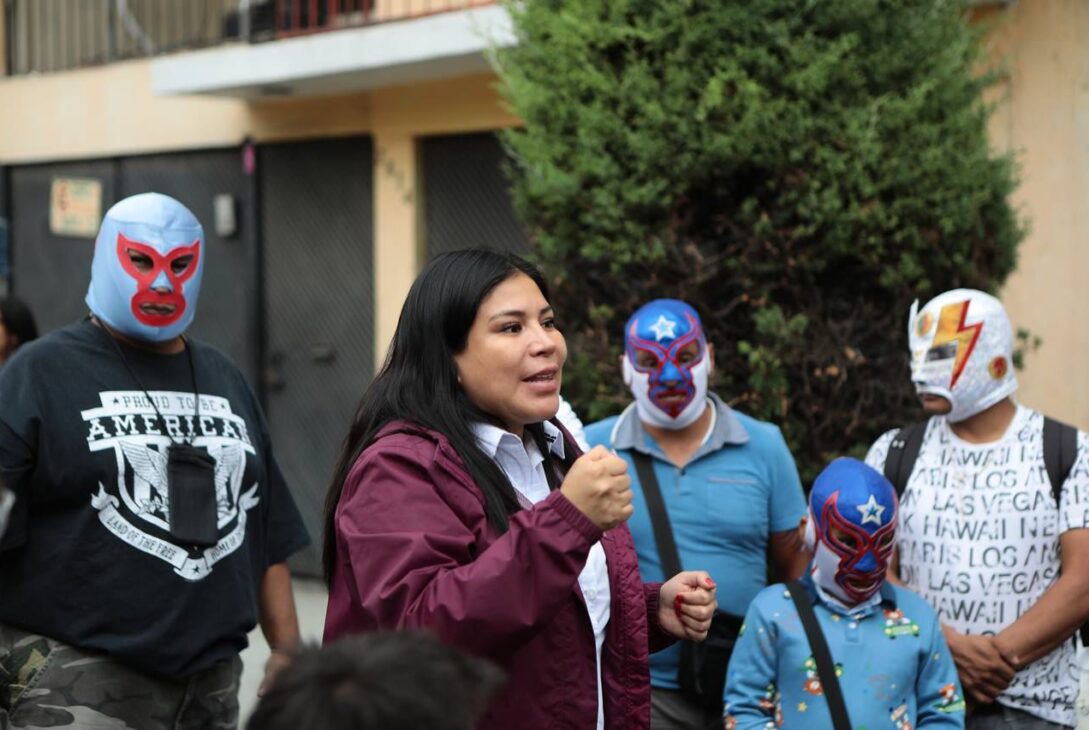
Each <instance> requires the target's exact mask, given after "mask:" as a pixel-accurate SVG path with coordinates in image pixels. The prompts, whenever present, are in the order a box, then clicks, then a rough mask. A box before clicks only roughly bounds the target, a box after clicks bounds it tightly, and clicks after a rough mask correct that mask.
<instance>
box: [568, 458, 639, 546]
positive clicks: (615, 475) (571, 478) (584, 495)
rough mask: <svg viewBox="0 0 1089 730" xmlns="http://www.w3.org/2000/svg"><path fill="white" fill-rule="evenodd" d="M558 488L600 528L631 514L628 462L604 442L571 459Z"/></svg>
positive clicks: (603, 528) (615, 524)
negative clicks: (610, 449)
mask: <svg viewBox="0 0 1089 730" xmlns="http://www.w3.org/2000/svg"><path fill="white" fill-rule="evenodd" d="M560 491H561V492H563V496H565V497H567V499H569V500H571V502H572V503H573V504H574V505H575V506H576V507H578V508H579V511H580V512H582V514H584V515H586V516H587V517H588V518H590V521H591V522H593V523H594V524H595V525H597V526H598V527H600V528H601V529H602V530H608V529H610V528H613V527H616V526H617V525H619V524H620V523H622V522H626V521H627V519H628V518H629V517H631V513H632V506H631V477H629V476H628V462H626V461H624V460H623V459H621V458H620V457H619V456H617V455H615V454H612V453H609V451H608V449H606V448H605V447H604V446H595V447H594V448H593V449H591V450H590V451H589V452H587V453H585V454H583V455H582V456H580V457H579V458H578V459H576V460H575V463H574V464H573V465H572V466H571V469H570V470H569V471H568V472H567V476H566V477H564V480H563V486H562V487H560Z"/></svg>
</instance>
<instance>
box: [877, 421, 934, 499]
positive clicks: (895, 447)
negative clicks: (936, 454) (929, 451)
mask: <svg viewBox="0 0 1089 730" xmlns="http://www.w3.org/2000/svg"><path fill="white" fill-rule="evenodd" d="M927 423H928V421H920V422H919V423H913V424H911V425H910V426H904V427H903V428H901V429H900V430H899V431H897V432H896V433H894V434H893V436H892V442H891V443H889V451H888V453H887V454H885V478H886V479H888V480H889V481H890V482H892V486H893V487H894V488H895V489H896V498H897V499H900V497H902V496H903V494H904V489H906V488H907V483H908V479H910V478H911V472H912V470H913V469H915V460H916V459H918V458H919V449H920V448H922V446H923V436H924V435H925V434H926V424H927Z"/></svg>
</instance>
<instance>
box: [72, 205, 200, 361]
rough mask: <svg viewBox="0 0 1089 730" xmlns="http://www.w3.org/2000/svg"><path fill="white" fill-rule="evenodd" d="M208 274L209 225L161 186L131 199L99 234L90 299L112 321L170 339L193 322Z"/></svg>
mask: <svg viewBox="0 0 1089 730" xmlns="http://www.w3.org/2000/svg"><path fill="white" fill-rule="evenodd" d="M203 273H204V230H203V229H202V228H201V225H200V222H199V221H198V220H197V219H196V217H195V216H194V215H193V214H192V213H191V212H189V209H188V208H186V207H185V206H184V205H182V204H181V203H179V202H178V201H176V200H174V199H173V198H170V197H167V196H166V195H160V194H159V193H143V194H141V195H133V196H132V197H129V198H125V199H124V200H122V201H121V202H119V203H117V204H116V205H114V206H113V207H112V208H110V209H109V211H107V212H106V215H105V217H104V218H103V219H102V227H101V228H100V229H99V231H98V238H97V239H96V240H95V255H94V261H93V262H92V263H91V285H90V287H88V289H87V298H86V302H87V306H88V307H89V308H90V310H91V312H92V313H93V314H94V315H95V316H96V317H97V318H98V319H99V320H100V321H102V322H103V323H105V324H106V326H108V327H110V328H111V329H113V330H116V331H117V332H120V333H121V334H123V335H126V336H128V337H132V338H134V339H137V340H144V341H146V342H166V341H168V340H172V339H174V338H175V337H177V336H179V335H180V334H181V333H183V332H184V331H185V330H186V329H187V328H188V327H189V325H190V324H191V323H192V322H193V317H194V316H195V315H196V311H197V297H198V296H199V294H200V282H201V276H202V275H203Z"/></svg>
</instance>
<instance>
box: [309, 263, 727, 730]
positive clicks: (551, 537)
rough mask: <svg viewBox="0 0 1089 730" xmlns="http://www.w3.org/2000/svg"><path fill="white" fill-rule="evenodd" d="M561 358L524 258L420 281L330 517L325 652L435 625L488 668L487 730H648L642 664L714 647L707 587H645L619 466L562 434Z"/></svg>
mask: <svg viewBox="0 0 1089 730" xmlns="http://www.w3.org/2000/svg"><path fill="white" fill-rule="evenodd" d="M566 356H567V349H566V345H565V344H564V340H563V335H561V334H560V332H559V330H558V329H557V328H556V322H555V318H554V315H553V312H552V307H551V306H550V305H549V303H548V290H547V287H546V285H545V282H544V280H543V278H542V277H541V275H540V273H539V272H538V271H537V270H536V269H535V268H533V267H532V266H531V265H530V264H528V263H527V262H525V261H524V260H522V259H520V258H517V257H515V256H511V255H508V254H501V253H497V252H494V251H486V250H470V251H459V252H455V253H450V254H443V255H440V256H438V257H436V258H435V259H433V260H432V261H431V262H430V263H429V264H428V265H427V266H426V267H425V269H424V271H423V272H422V273H421V274H420V276H419V277H418V278H417V279H416V281H415V283H414V284H413V285H412V288H411V290H410V291H409V294H408V298H407V300H406V302H405V305H404V308H403V309H402V310H401V317H400V321H399V322H398V324H397V331H396V333H395V334H394V337H393V344H392V346H391V349H390V353H389V357H388V358H387V360H386V363H385V365H384V366H383V368H382V370H381V372H380V373H379V374H378V376H377V377H376V378H375V380H374V382H373V383H371V385H370V387H369V388H368V389H367V391H366V392H365V393H364V395H363V399H362V402H361V403H360V406H359V409H358V411H357V413H356V417H355V421H354V423H353V425H352V428H351V431H350V433H349V434H348V438H347V439H346V441H345V444H344V449H343V451H342V454H341V457H340V461H339V464H338V467H337V472H336V475H335V478H334V481H333V484H332V488H331V489H330V493H329V497H328V500H327V503H326V525H325V527H326V530H325V554H324V559H325V574H326V579H327V580H328V581H329V584H330V596H329V609H328V614H327V616H326V623H325V640H326V641H331V640H334V639H336V638H337V637H340V636H343V635H345V634H350V633H357V632H362V631H375V630H380V629H385V630H391V629H392V630H396V629H409V628H426V629H429V630H431V631H433V632H435V633H436V634H437V635H438V636H439V637H440V638H441V639H442V640H443V641H445V642H447V643H449V644H452V645H454V646H457V647H460V648H462V649H465V650H467V651H470V652H472V653H474V654H477V655H480V656H483V657H487V658H489V659H491V660H493V661H495V662H496V663H497V664H499V665H500V666H502V667H503V668H504V669H505V670H506V672H507V674H508V676H509V682H508V684H507V687H506V689H505V691H503V692H502V693H501V694H500V696H499V698H498V699H497V700H496V702H495V703H494V705H493V706H492V707H491V709H490V711H489V713H488V715H487V716H486V717H485V719H484V721H483V723H482V725H481V726H482V727H488V728H493V727H494V728H515V727H521V728H527V729H531V728H545V727H547V728H579V730H584V729H587V728H594V727H598V728H616V729H618V730H619V728H625V729H628V728H646V727H647V726H648V725H649V722H650V684H649V673H648V664H647V661H648V659H647V657H648V653H649V652H650V651H653V650H656V649H659V648H663V647H664V646H666V645H668V644H669V643H670V642H671V641H672V640H673V638H674V637H680V638H689V639H696V640H701V639H702V638H703V637H704V636H706V632H707V629H708V627H709V625H710V620H711V616H712V612H713V610H714V607H715V600H714V584H713V583H711V580H710V578H709V577H708V576H707V574H706V573H702V572H685V573H681V574H679V575H677V576H675V577H673V578H672V579H671V580H669V581H667V582H666V583H664V584H644V583H643V582H642V581H641V579H640V577H639V568H638V562H637V560H636V556H635V550H634V548H633V546H632V541H631V536H630V534H629V533H628V530H627V528H626V527H625V526H624V522H625V521H626V520H627V518H628V517H629V516H630V515H631V511H632V507H631V491H630V489H629V486H630V479H629V478H628V476H627V467H626V464H625V462H624V461H623V460H621V459H619V458H618V457H616V456H615V455H613V454H610V453H609V452H607V451H606V450H605V449H603V448H602V447H598V448H597V449H595V450H594V451H591V452H590V453H588V454H586V455H582V456H580V455H579V451H578V447H577V446H576V445H575V443H574V442H573V440H572V439H571V438H570V436H569V435H568V434H567V433H566V431H564V430H563V429H562V427H560V426H559V425H558V423H556V422H555V421H554V416H555V414H556V410H557V408H558V405H559V400H558V399H559V389H560V379H561V372H562V367H563V363H564V360H565V358H566Z"/></svg>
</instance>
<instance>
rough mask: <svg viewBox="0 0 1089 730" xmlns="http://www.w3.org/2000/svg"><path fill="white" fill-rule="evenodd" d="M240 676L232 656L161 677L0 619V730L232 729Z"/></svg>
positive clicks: (239, 666)
mask: <svg viewBox="0 0 1089 730" xmlns="http://www.w3.org/2000/svg"><path fill="white" fill-rule="evenodd" d="M241 673H242V660H241V659H239V658H238V657H235V658H234V659H233V660H231V661H227V662H222V663H220V664H217V665H216V666H214V667H211V668H210V669H206V670H204V671H201V672H197V673H196V674H194V675H192V676H190V677H186V678H185V679H178V680H170V679H163V678H159V677H154V676H149V675H146V674H142V673H140V672H137V671H135V670H133V669H130V668H129V667H126V666H124V665H122V664H119V663H118V662H116V661H114V660H112V659H110V658H108V657H106V656H103V655H100V654H89V653H87V652H83V651H80V650H78V649H76V648H74V647H71V646H68V645H67V644H62V643H61V642H59V641H55V640H53V639H50V638H48V637H45V636H39V635H38V634H30V633H27V632H25V631H20V630H19V629H15V628H12V627H10V626H5V625H4V624H0V730H9V729H10V730H37V729H38V728H89V729H90V728H93V729H94V730H198V729H199V730H213V729H214V730H235V728H237V727H238V679H239V676H240V675H241Z"/></svg>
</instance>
